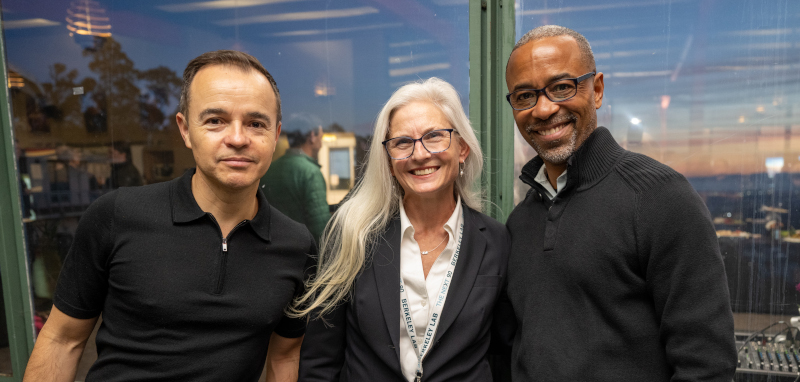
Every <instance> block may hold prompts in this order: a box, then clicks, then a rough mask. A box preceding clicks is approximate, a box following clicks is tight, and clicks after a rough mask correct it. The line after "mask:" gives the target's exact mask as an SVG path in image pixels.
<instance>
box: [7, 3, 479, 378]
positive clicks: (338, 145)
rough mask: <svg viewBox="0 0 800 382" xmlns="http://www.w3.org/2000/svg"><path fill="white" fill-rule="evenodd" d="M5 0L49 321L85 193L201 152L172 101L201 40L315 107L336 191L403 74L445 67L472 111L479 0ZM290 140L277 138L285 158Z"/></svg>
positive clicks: (34, 271) (35, 253) (174, 168)
mask: <svg viewBox="0 0 800 382" xmlns="http://www.w3.org/2000/svg"><path fill="white" fill-rule="evenodd" d="M2 11H3V29H4V30H3V32H4V35H5V48H6V52H7V61H8V68H9V79H10V80H9V94H10V97H11V108H12V127H13V129H14V137H15V139H16V140H17V141H16V144H17V148H18V156H17V158H18V165H19V166H18V168H19V171H20V177H21V179H22V180H23V182H22V185H21V189H22V190H23V192H22V197H21V199H22V200H21V203H20V204H21V205H22V209H23V216H24V222H25V231H26V240H27V242H28V246H27V247H28V250H29V254H28V255H29V260H30V263H31V266H30V269H31V280H32V284H33V295H34V297H35V298H34V303H35V309H36V312H35V315H36V316H37V317H39V318H40V319H41V320H42V321H44V320H45V319H46V318H47V314H48V312H49V310H50V307H51V305H52V291H53V288H54V287H55V283H56V280H57V278H58V273H59V270H60V267H61V264H62V262H63V260H64V256H65V255H66V251H67V249H68V247H69V245H70V243H71V241H72V235H73V232H74V230H75V227H76V224H77V221H78V219H79V218H80V216H81V214H82V212H83V211H84V210H85V209H86V207H87V206H88V205H89V204H90V203H91V202H92V201H94V200H96V199H97V198H98V197H99V196H101V195H103V194H104V193H107V192H109V191H111V190H113V189H115V188H117V187H124V186H135V185H137V184H145V185H146V184H152V183H157V182H163V181H167V180H170V179H173V178H175V177H178V176H180V175H181V174H183V172H184V171H185V170H186V169H188V168H191V167H193V166H194V161H193V158H192V155H191V152H190V151H189V150H188V149H186V148H185V146H184V143H183V140H182V139H181V137H180V134H179V133H178V129H177V126H176V123H175V114H176V113H177V111H178V109H177V108H178V102H179V98H180V86H181V83H182V80H181V77H180V75H181V73H182V72H183V69H184V67H185V65H186V63H187V62H189V60H191V59H192V58H194V57H196V56H198V55H199V54H201V53H203V52H206V51H210V50H217V49H236V50H241V51H245V52H247V53H249V54H252V55H254V56H255V57H256V58H258V59H259V60H260V61H261V62H262V63H263V64H264V66H265V67H266V68H267V69H268V70H269V71H270V73H272V75H273V76H274V77H275V79H276V81H277V83H278V87H279V89H280V93H281V100H282V107H283V110H282V112H283V115H284V116H290V115H293V114H304V113H307V114H313V115H317V116H319V118H320V119H321V126H322V129H323V131H324V136H323V142H322V146H323V147H322V149H321V150H320V152H319V163H320V165H321V167H322V168H321V172H322V174H323V177H324V178H325V182H326V187H327V203H328V204H329V205H335V204H337V203H339V202H340V201H341V200H342V199H343V198H344V197H345V196H346V194H347V192H348V191H349V190H350V189H351V188H352V187H353V185H354V184H355V183H356V182H357V179H358V176H359V174H360V172H359V171H360V166H359V164H360V163H362V161H363V158H364V156H365V155H366V148H367V147H368V146H369V145H368V143H369V141H370V140H371V139H372V137H371V136H370V134H371V131H372V123H373V121H374V118H375V115H377V113H378V111H379V110H380V108H381V106H382V104H383V102H385V101H386V100H387V99H388V98H389V96H390V95H391V94H392V92H394V90H395V89H397V88H398V87H399V86H401V85H403V84H405V83H407V82H409V81H415V80H418V79H421V78H428V77H431V76H437V77H441V78H443V79H444V80H446V81H448V82H450V83H451V84H453V85H454V86H455V87H456V89H457V90H458V91H459V93H460V95H461V97H462V102H463V104H464V107H465V109H468V105H467V102H468V97H469V90H468V89H469V84H468V79H469V65H468V56H469V55H468V52H469V46H468V36H469V33H468V21H469V14H468V2H467V1H461V0H456V1H452V0H446V1H442V0H423V1H410V0H398V1H392V2H372V1H368V2H364V1H361V0H337V1H334V2H329V3H320V2H307V1H278V2H276V1H267V0H264V1H260V0H256V1H240V2H236V1H200V2H198V1H188V0H168V1H159V2H139V1H119V0H75V1H69V2H57V1H52V0H7V1H3V9H2ZM287 146H288V143H287V141H286V140H285V139H281V140H280V141H279V143H278V148H277V149H276V153H275V157H276V158H277V157H280V156H281V155H283V154H284V152H285V151H286V149H287ZM89 342H90V345H91V344H93V342H94V339H90V341H89ZM88 357H89V358H91V355H89V356H88ZM90 362H91V360H89V361H88V362H86V363H85V364H90ZM85 373H86V370H85V367H84V366H82V369H81V370H80V371H79V373H78V379H83V377H84V375H85Z"/></svg>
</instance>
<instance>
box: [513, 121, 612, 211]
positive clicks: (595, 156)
mask: <svg viewBox="0 0 800 382" xmlns="http://www.w3.org/2000/svg"><path fill="white" fill-rule="evenodd" d="M624 153H625V149H623V148H622V147H620V145H619V144H617V141H616V140H614V137H613V136H612V135H611V132H610V131H608V129H606V128H605V127H602V126H599V127H598V128H597V129H595V131H593V132H592V134H591V135H589V137H588V138H586V140H585V141H584V142H583V144H582V145H581V147H579V148H578V150H576V151H575V153H574V154H572V155H571V156H570V157H569V159H567V169H568V171H567V185H566V187H564V191H565V192H566V191H567V190H570V189H576V190H577V191H581V190H584V189H587V188H589V187H591V186H592V185H594V184H595V183H597V182H598V181H600V180H601V179H603V178H604V177H605V176H606V175H608V173H610V172H611V170H612V169H613V168H614V165H615V164H616V163H617V161H619V159H620V158H622V155H623V154H624ZM543 165H544V161H542V158H540V157H539V156H538V155H537V156H536V157H534V158H533V159H531V160H530V161H528V163H527V164H525V166H524V167H522V174H521V175H520V177H519V178H520V179H521V180H522V181H523V182H525V183H526V184H528V185H529V186H531V187H534V188H535V189H537V190H538V189H539V188H540V187H541V185H540V184H538V182H536V180H534V179H535V178H536V174H537V173H539V169H540V168H541V167H542V166H543ZM561 195H562V191H561V190H559V192H558V195H557V197H558V196H561Z"/></svg>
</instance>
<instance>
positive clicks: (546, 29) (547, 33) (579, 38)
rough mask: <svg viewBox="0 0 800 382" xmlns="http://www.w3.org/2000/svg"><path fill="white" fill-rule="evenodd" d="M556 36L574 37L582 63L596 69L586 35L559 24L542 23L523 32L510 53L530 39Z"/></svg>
mask: <svg viewBox="0 0 800 382" xmlns="http://www.w3.org/2000/svg"><path fill="white" fill-rule="evenodd" d="M558 36H569V37H572V38H574V39H575V42H577V43H578V49H579V50H580V51H581V58H582V59H583V63H584V64H585V65H586V66H588V67H589V68H590V69H592V70H593V71H596V70H597V68H596V66H595V63H594V53H592V47H591V46H589V41H587V40H586V37H583V35H582V34H580V33H578V32H575V31H574V30H572V29H569V28H567V27H562V26H559V25H542V26H540V27H537V28H534V29H531V30H530V31H528V33H525V35H524V36H522V38H520V39H519V41H517V43H516V44H515V45H514V49H512V50H511V53H512V54H513V53H514V51H515V50H517V49H518V48H520V47H521V46H523V45H525V44H527V43H529V42H531V41H536V40H540V39H543V38H546V37H558Z"/></svg>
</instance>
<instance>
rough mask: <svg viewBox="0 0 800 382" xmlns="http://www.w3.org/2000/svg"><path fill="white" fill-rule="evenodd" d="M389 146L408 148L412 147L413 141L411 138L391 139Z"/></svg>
mask: <svg viewBox="0 0 800 382" xmlns="http://www.w3.org/2000/svg"><path fill="white" fill-rule="evenodd" d="M391 144H392V145H393V146H394V147H408V146H411V145H413V144H414V141H412V140H411V138H408V137H401V138H397V139H393V140H392V141H391Z"/></svg>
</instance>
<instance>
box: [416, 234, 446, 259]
mask: <svg viewBox="0 0 800 382" xmlns="http://www.w3.org/2000/svg"><path fill="white" fill-rule="evenodd" d="M448 237H450V235H447V236H445V237H444V239H442V241H440V242H439V244H436V246H435V247H433V248H431V249H429V250H427V251H423V250H422V249H420V253H422V254H423V255H427V254H428V252H430V251H433V250H435V249H436V248H439V246H440V245H442V243H444V241H445V240H447V238H448Z"/></svg>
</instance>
